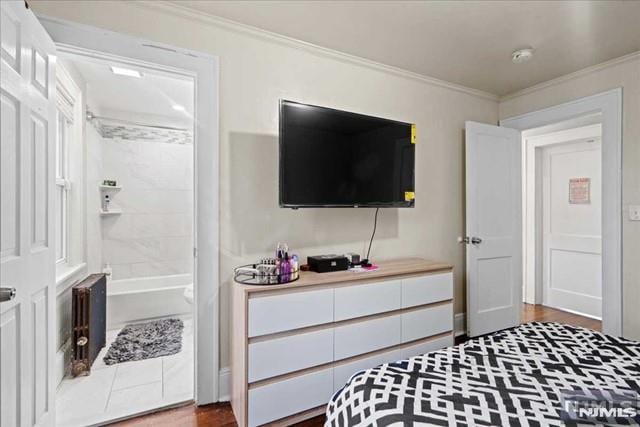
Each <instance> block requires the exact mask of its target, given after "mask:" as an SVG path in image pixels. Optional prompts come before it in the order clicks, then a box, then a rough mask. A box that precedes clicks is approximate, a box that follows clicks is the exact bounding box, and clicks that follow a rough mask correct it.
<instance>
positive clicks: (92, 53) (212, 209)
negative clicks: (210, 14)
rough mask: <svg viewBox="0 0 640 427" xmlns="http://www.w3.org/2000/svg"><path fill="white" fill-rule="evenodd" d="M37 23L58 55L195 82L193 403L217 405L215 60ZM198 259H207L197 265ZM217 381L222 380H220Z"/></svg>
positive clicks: (224, 388) (221, 391)
mask: <svg viewBox="0 0 640 427" xmlns="http://www.w3.org/2000/svg"><path fill="white" fill-rule="evenodd" d="M38 20H39V24H40V25H42V26H43V27H44V30H45V31H46V32H47V33H48V34H49V36H50V37H51V38H52V39H53V41H54V43H55V45H56V49H57V52H58V54H62V53H70V54H80V55H84V56H85V57H87V58H103V59H105V58H106V59H109V58H111V59H113V58H115V59H117V60H118V61H120V62H121V63H122V64H124V65H126V67H128V68H131V67H133V68H136V67H142V68H151V69H154V70H157V71H160V72H165V73H167V72H168V73H172V74H179V75H182V76H187V77H190V78H192V79H193V80H194V82H195V95H194V113H193V122H194V129H193V154H194V157H195V164H194V175H195V181H194V189H193V193H194V200H193V210H194V221H193V235H194V241H193V247H192V248H191V250H192V253H193V257H194V260H195V265H194V271H193V283H194V298H195V300H196V301H197V304H195V305H194V306H193V311H194V317H193V328H194V330H193V334H194V358H195V366H194V371H195V378H194V383H195V384H194V393H195V402H196V404H198V405H204V404H207V403H212V402H217V401H218V399H219V396H220V395H222V396H224V395H226V394H228V388H229V386H228V384H227V381H228V375H227V374H226V373H225V372H222V371H220V369H219V347H218V342H219V328H218V324H219V316H218V312H219V307H218V295H219V254H218V240H219V220H218V218H219V214H218V212H219V208H218V203H219V185H218V182H219V176H218V170H219V168H218V165H219V112H218V97H219V90H218V82H219V80H218V79H219V65H218V59H217V57H214V56H211V55H207V54H203V53H201V52H195V51H190V50H186V49H181V48H176V47H174V46H170V45H165V44H162V43H157V42H153V41H149V40H144V39H139V38H136V37H131V36H127V35H123V34H119V33H114V32H110V31H105V30H102V29H98V28H95V27H90V26H86V25H80V24H75V23H71V22H66V21H60V20H56V19H50V18H47V17H38ZM200 259H204V260H206V261H205V262H199V260H200ZM221 378H222V381H221Z"/></svg>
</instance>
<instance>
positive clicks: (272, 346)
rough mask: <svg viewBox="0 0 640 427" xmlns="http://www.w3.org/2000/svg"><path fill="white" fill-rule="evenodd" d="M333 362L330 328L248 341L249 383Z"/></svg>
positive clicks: (331, 332) (331, 331) (331, 330)
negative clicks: (265, 339) (255, 341)
mask: <svg viewBox="0 0 640 427" xmlns="http://www.w3.org/2000/svg"><path fill="white" fill-rule="evenodd" d="M332 361H333V329H331V328H329V329H323V330H320V331H315V332H308V333H305V334H297V335H290V336H287V337H282V338H276V339H270V340H267V341H261V342H257V343H251V344H249V363H248V365H249V367H248V368H249V382H250V383H252V382H255V381H260V380H263V379H265V378H270V377H275V376H276V375H282V374H286V373H287V372H294V371H298V370H300V369H304V368H309V367H312V366H316V365H322V364H323V363H329V362H332Z"/></svg>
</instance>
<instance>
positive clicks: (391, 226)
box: [32, 1, 497, 366]
mask: <svg viewBox="0 0 640 427" xmlns="http://www.w3.org/2000/svg"><path fill="white" fill-rule="evenodd" d="M32 7H33V9H34V10H35V11H36V12H38V13H42V14H44V15H49V16H54V17H59V18H62V19H67V20H72V21H77V22H82V23H85V24H89V25H94V26H98V27H103V28H107V29H110V30H114V31H118V32H122V33H126V34H131V35H135V36H140V37H144V38H147V39H151V40H157V41H159V42H164V43H168V44H171V45H175V46H181V47H184V48H188V49H193V50H196V51H202V52H206V53H209V54H212V55H216V56H218V57H219V58H220V64H221V70H220V114H221V115H220V128H221V135H220V141H221V150H220V151H221V164H220V177H221V178H220V182H221V187H220V206H221V208H220V209H221V215H220V218H221V224H220V234H221V241H220V252H221V253H220V258H221V259H220V266H221V272H220V279H221V291H220V292H221V293H220V308H221V313H220V319H221V337H220V338H221V339H220V342H221V349H220V352H221V366H226V365H228V363H229V334H230V333H231V331H230V313H229V311H228V307H229V306H230V304H229V287H230V286H231V284H232V270H233V268H234V267H235V266H237V265H240V264H243V263H247V262H251V261H253V260H255V259H256V258H258V257H261V256H264V255H268V254H271V253H272V251H273V248H274V245H275V244H276V242H278V241H287V242H288V243H289V245H290V247H291V248H293V249H294V251H296V252H297V253H298V254H300V255H302V256H303V259H304V257H306V256H307V255H314V254H319V253H326V252H343V251H345V252H346V251H356V252H361V253H362V252H363V251H364V250H365V247H366V244H367V243H368V239H369V237H370V233H371V227H372V225H373V211H372V210H369V209H307V210H298V211H292V210H284V209H280V208H278V198H277V189H278V172H277V171H278V169H277V161H278V151H277V144H278V100H279V99H280V98H287V99H292V100H298V101H302V102H309V103H313V104H318V105H327V106H331V107H334V108H339V109H346V110H350V111H356V112H362V113H366V114H371V115H375V116H381V117H388V118H391V119H397V120H403V121H408V122H414V123H416V124H417V129H418V143H417V148H416V207H415V208H414V209H384V210H383V211H382V212H381V214H380V218H379V224H378V234H377V237H376V241H375V242H374V246H373V250H372V257H373V259H374V260H375V259H384V258H397V257H406V256H420V257H425V258H429V259H435V260H441V261H445V262H449V263H451V264H452V265H453V266H454V268H455V310H456V312H458V313H460V312H463V311H464V307H465V301H464V291H463V289H464V268H465V266H464V248H463V247H462V246H461V245H459V244H458V243H457V242H456V238H457V237H458V236H460V235H462V233H463V230H464V150H463V148H464V139H463V136H464V122H465V120H475V121H479V122H484V123H497V102H496V101H495V100H494V99H491V98H490V97H483V96H475V95H471V94H469V93H467V92H463V91H460V90H455V89H450V88H448V87H443V86H441V85H437V84H431V83H429V82H427V81H425V80H420V79H417V78H415V77H412V76H410V75H403V74H402V73H398V72H394V71H386V70H383V69H381V68H376V67H371V66H370V65H367V64H368V63H366V62H362V61H361V62H358V61H354V60H345V59H344V58H343V57H340V56H334V55H327V54H323V53H320V52H319V51H314V50H309V49H304V48H300V47H299V46H296V45H293V44H288V43H283V42H282V41H279V40H277V39H270V38H264V37H259V36H256V35H253V34H249V33H244V32H242V31H238V30H236V29H235V28H234V27H228V28H227V27H224V26H219V25H215V24H210V23H207V22H202V21H197V20H194V19H190V18H188V17H183V16H180V14H178V13H174V12H164V11H162V12H161V11H158V10H155V9H153V8H150V7H148V6H146V5H140V4H131V3H121V2H73V3H66V2H56V1H48V2H35V3H34V4H33V6H32ZM205 143H206V142H205ZM203 185H206V183H203Z"/></svg>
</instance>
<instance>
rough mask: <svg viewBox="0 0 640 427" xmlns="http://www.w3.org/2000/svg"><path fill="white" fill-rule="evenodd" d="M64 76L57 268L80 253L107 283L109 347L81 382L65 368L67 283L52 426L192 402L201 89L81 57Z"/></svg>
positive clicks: (173, 77) (64, 61) (65, 67)
mask: <svg viewBox="0 0 640 427" xmlns="http://www.w3.org/2000/svg"><path fill="white" fill-rule="evenodd" d="M57 65H58V74H60V76H64V77H62V78H59V79H58V89H59V95H58V96H59V98H60V102H59V103H58V105H59V113H58V132H57V134H56V147H57V150H56V159H57V161H56V164H57V165H58V166H57V168H56V169H57V178H56V186H57V191H56V211H55V214H56V227H57V235H58V236H59V238H58V239H57V241H59V242H61V244H60V245H59V250H58V253H57V254H58V265H59V266H62V269H64V266H65V265H66V264H69V265H71V264H73V257H74V251H76V249H74V248H79V249H80V250H81V251H82V250H83V251H84V254H81V253H80V251H78V252H79V255H84V256H79V257H78V258H79V259H80V258H82V259H84V261H85V264H86V272H87V273H89V274H92V273H104V274H105V275H106V280H107V283H106V343H105V346H104V347H103V348H102V349H101V350H100V352H99V354H98V356H97V357H96V358H95V360H94V361H92V366H91V369H90V371H89V374H88V375H83V376H76V375H75V372H73V369H70V367H71V366H72V363H71V359H72V358H73V354H72V353H73V352H72V351H71V350H72V349H73V345H74V343H70V342H69V341H70V340H71V338H72V335H71V332H72V330H73V328H74V322H75V320H74V319H73V318H72V304H71V300H72V298H71V292H72V290H71V285H72V283H68V285H66V286H64V285H63V286H62V287H60V288H59V289H58V290H59V295H58V298H57V312H58V317H59V319H58V325H59V336H58V337H57V338H58V345H57V346H56V348H58V349H59V351H58V352H59V353H61V354H60V358H62V359H63V361H62V363H61V367H62V372H61V373H60V376H61V378H60V380H59V385H58V389H57V396H56V409H57V411H56V412H57V417H56V418H57V425H60V426H73V425H86V424H87V423H88V422H89V423H90V424H100V423H104V422H108V421H113V420H117V419H122V418H126V417H129V416H131V415H135V414H139V413H144V412H148V411H152V410H155V409H158V408H162V407H167V406H173V405H177V404H181V403H184V402H189V401H193V400H194V397H195V394H194V390H195V381H194V347H195V345H194V316H193V307H194V287H193V282H194V280H193V277H194V261H195V260H194V251H193V248H194V247H195V245H194V200H195V198H194V182H195V180H194V104H195V103H194V96H195V85H194V79H193V78H192V77H190V76H185V75H180V74H177V73H171V72H167V71H161V70H158V69H153V68H149V67H144V66H134V65H132V64H128V63H126V62H121V61H118V59H116V58H108V59H107V58H96V57H87V56H85V55H82V54H77V53H62V54H60V56H59V58H58V64H57ZM66 93H74V94H75V96H74V97H73V98H74V99H73V100H72V101H70V102H72V104H73V105H75V104H76V103H80V108H79V109H77V108H65V100H66V99H67V97H65V94H66ZM74 111H75V112H76V114H75V115H74V114H73V112H74ZM80 111H81V114H80V117H78V114H77V113H78V112H80ZM73 130H75V131H73ZM72 222H74V223H75V225H74V224H72ZM78 223H84V229H83V230H78V232H77V233H73V232H72V230H73V229H74V228H75V227H77V224H78Z"/></svg>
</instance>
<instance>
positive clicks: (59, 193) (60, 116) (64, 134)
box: [55, 109, 71, 263]
mask: <svg viewBox="0 0 640 427" xmlns="http://www.w3.org/2000/svg"><path fill="white" fill-rule="evenodd" d="M70 128H71V119H70V118H69V117H67V115H66V114H65V113H64V112H63V111H62V110H61V109H58V111H57V131H56V192H55V215H56V217H55V230H56V262H58V263H63V262H65V261H66V260H67V247H68V243H69V237H68V232H67V230H68V229H69V226H68V225H69V215H68V211H69V206H68V204H69V203H68V199H69V197H68V193H69V187H70V183H69V180H68V163H69V160H68V155H67V153H68V147H69V137H70V134H71V132H70Z"/></svg>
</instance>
